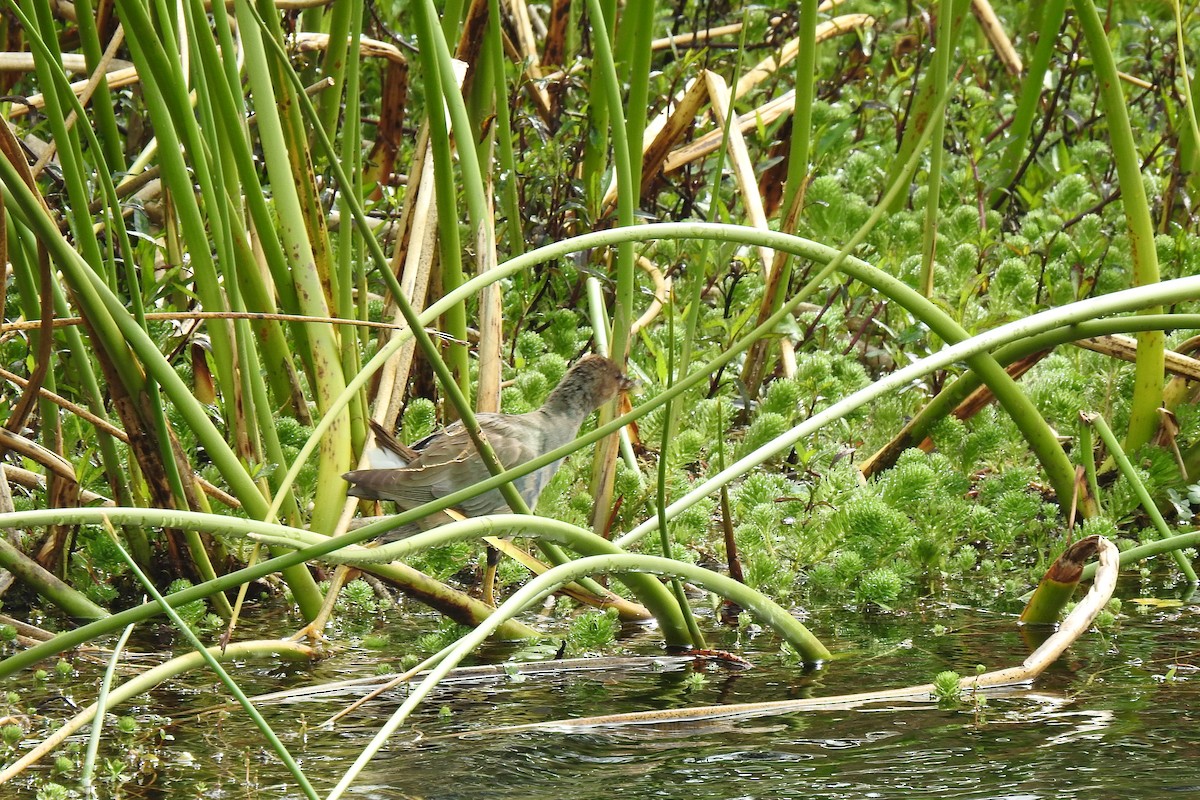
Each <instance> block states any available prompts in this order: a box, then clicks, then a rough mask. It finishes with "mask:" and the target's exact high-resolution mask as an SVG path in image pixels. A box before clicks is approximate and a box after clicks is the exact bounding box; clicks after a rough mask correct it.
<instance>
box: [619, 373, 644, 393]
mask: <svg viewBox="0 0 1200 800" xmlns="http://www.w3.org/2000/svg"><path fill="white" fill-rule="evenodd" d="M617 386H618V387H619V388H620V390H621V391H622V392H636V391H637V390H639V389H641V388H642V382H641V381H639V380H638V379H637V378H631V377H630V376H628V375H622V376H621V377H620V378H618V379H617Z"/></svg>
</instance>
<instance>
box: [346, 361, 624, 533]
mask: <svg viewBox="0 0 1200 800" xmlns="http://www.w3.org/2000/svg"><path fill="white" fill-rule="evenodd" d="M632 385H633V381H631V380H630V379H629V378H627V377H626V376H625V375H624V374H623V373H622V372H621V369H620V367H618V366H617V365H616V363H615V362H613V361H612V360H610V359H608V358H605V357H603V356H597V355H590V356H587V357H585V358H582V359H580V360H579V361H578V362H577V363H576V364H575V365H574V366H573V367H571V369H570V370H568V371H567V374H566V375H564V376H563V379H562V380H561V381H560V382H559V384H558V386H556V387H554V390H553V391H552V392H550V395H549V396H548V397H547V398H546V402H545V403H543V404H542V407H541V408H539V409H537V410H536V411H530V412H529V413H527V414H478V415H477V416H476V419H477V420H478V421H479V428H480V430H481V431H482V432H483V435H484V437H485V438H486V439H487V441H488V443H489V444H491V446H492V449H493V450H494V451H495V453H496V457H497V458H498V459H499V460H500V463H501V464H503V465H504V466H505V468H512V467H515V466H518V465H520V464H524V463H526V462H527V461H531V460H533V459H535V458H537V457H538V456H541V455H544V454H546V453H548V452H550V451H551V450H555V449H557V448H559V447H562V446H563V445H565V444H567V443H568V442H570V441H572V440H573V439H574V438H575V435H576V434H577V433H578V432H579V426H580V425H582V424H583V421H584V420H585V419H587V417H588V415H589V414H591V413H592V412H593V411H594V410H596V409H597V408H599V407H600V406H601V405H603V404H604V403H606V402H608V401H609V400H611V399H612V398H613V397H615V396H616V395H617V393H618V392H620V391H622V390H626V389H629V388H630V387H631V386H632ZM376 438H377V439H378V440H379V444H380V445H381V446H382V447H383V448H386V449H387V450H390V451H391V456H390V457H391V458H393V459H395V463H404V462H407V463H406V464H405V465H404V466H400V467H396V468H392V469H362V470H355V471H353V472H347V473H346V474H345V475H343V476H342V477H344V478H345V479H346V480H347V481H349V483H350V491H349V493H350V494H351V495H353V496H355V497H362V498H365V499H370V500H391V501H393V502H394V503H396V505H397V506H398V507H399V508H400V509H402V510H407V509H411V508H416V507H417V506H419V505H423V504H425V503H428V502H430V501H431V500H435V499H437V498H440V497H445V496H447V495H449V494H452V493H454V492H457V491H459V490H461V489H465V488H467V487H468V486H473V485H475V484H477V483H479V482H480V481H483V480H486V479H487V478H489V477H490V475H491V473H489V472H488V469H487V466H486V465H485V464H484V463H483V459H481V458H480V457H479V454H478V453H477V452H476V451H475V445H474V443H473V442H472V441H471V438H470V436H468V435H467V432H466V430H465V429H464V428H463V425H462V423H461V422H455V423H454V424H452V425H449V426H448V427H446V428H444V429H443V430H440V431H438V432H437V433H434V434H431V435H430V436H427V437H425V438H424V439H422V440H421V441H419V442H417V443H416V444H414V445H412V446H411V447H406V446H405V445H402V444H400V443H399V442H396V441H395V440H394V439H393V438H392V437H391V436H389V435H387V434H386V432H382V431H378V430H377V431H376ZM560 463H561V459H560V460H559V461H555V462H553V463H551V464H547V465H546V466H544V467H542V468H541V469H538V470H535V471H534V472H531V473H529V474H528V475H525V476H523V477H520V478H518V479H517V480H515V481H513V485H514V486H515V487H516V489H517V492H518V493H520V495H521V498H522V499H523V500H524V501H525V503H526V504H527V505H528V506H529V507H530V508H533V506H534V505H536V504H537V499H538V496H539V495H540V494H541V493H542V489H544V488H545V487H546V484H547V483H549V482H550V478H552V477H553V476H554V473H555V471H556V470H557V469H558V466H559V464H560ZM456 508H457V510H458V512H459V513H461V514H462V515H464V516H467V517H481V516H484V515H486V514H499V513H506V512H508V511H510V510H511V509H509V507H508V504H507V503H505V502H504V497H503V495H501V494H500V490H499V489H492V490H490V491H488V492H484V493H483V494H481V495H477V496H475V497H473V498H471V499H470V500H467V501H465V502H463V503H461V504H459V505H458V506H457V507H456ZM449 521H450V517H449V516H447V515H446V514H444V513H439V514H433V515H431V516H428V517H425V518H424V519H422V520H420V521H419V522H418V523H417V524H415V525H406V526H404V527H402V528H398V529H396V530H394V531H389V532H388V533H387V534H384V536H383V537H381V538H382V539H383V540H384V541H390V540H393V539H399V538H403V537H405V536H410V535H412V534H413V533H416V532H418V531H419V530H422V529H429V528H433V527H436V526H438V525H442V524H445V523H446V522H449Z"/></svg>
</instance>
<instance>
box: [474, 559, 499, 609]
mask: <svg viewBox="0 0 1200 800" xmlns="http://www.w3.org/2000/svg"><path fill="white" fill-rule="evenodd" d="M486 558H487V561H486V562H485V564H484V567H483V579H482V580H481V581H480V583H479V591H480V592H481V593H482V595H483V597H482V598H481V599H482V600H483V602H485V603H487V604H488V605H489V606H491V607H492V608H495V607H496V567H497V566H498V565H499V564H500V551H499V550H497V549H496V548H494V547H492V546H491V545H490V544H489V545H487V556H486Z"/></svg>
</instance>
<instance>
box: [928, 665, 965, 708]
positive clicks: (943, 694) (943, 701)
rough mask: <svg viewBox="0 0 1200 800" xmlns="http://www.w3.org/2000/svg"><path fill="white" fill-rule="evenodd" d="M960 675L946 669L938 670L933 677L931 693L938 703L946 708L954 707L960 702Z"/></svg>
mask: <svg viewBox="0 0 1200 800" xmlns="http://www.w3.org/2000/svg"><path fill="white" fill-rule="evenodd" d="M961 680H962V676H961V675H959V674H958V673H957V672H952V671H949V670H947V671H946V672H939V673H938V674H937V676H936V677H934V679H933V693H934V695H935V696H936V697H937V701H938V705H939V706H943V707H947V708H956V707H957V706H959V705H960V704H961V702H962V689H960V688H959V681H961Z"/></svg>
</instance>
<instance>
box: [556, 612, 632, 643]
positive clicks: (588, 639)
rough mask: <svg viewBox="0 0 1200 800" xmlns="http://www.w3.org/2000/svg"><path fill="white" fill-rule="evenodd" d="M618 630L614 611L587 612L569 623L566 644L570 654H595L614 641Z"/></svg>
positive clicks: (619, 627) (618, 621)
mask: <svg viewBox="0 0 1200 800" xmlns="http://www.w3.org/2000/svg"><path fill="white" fill-rule="evenodd" d="M620 629H621V622H620V619H619V618H618V617H617V612H616V609H611V608H610V609H609V610H607V611H588V612H585V613H583V614H580V615H579V616H577V617H575V619H573V620H572V621H571V628H570V630H569V631H568V633H567V644H568V646H569V649H570V651H571V652H572V653H590V652H597V651H600V650H603V649H604V648H606V647H608V646H609V645H611V644H612V643H613V642H614V641H616V638H617V632H618V631H620Z"/></svg>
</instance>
